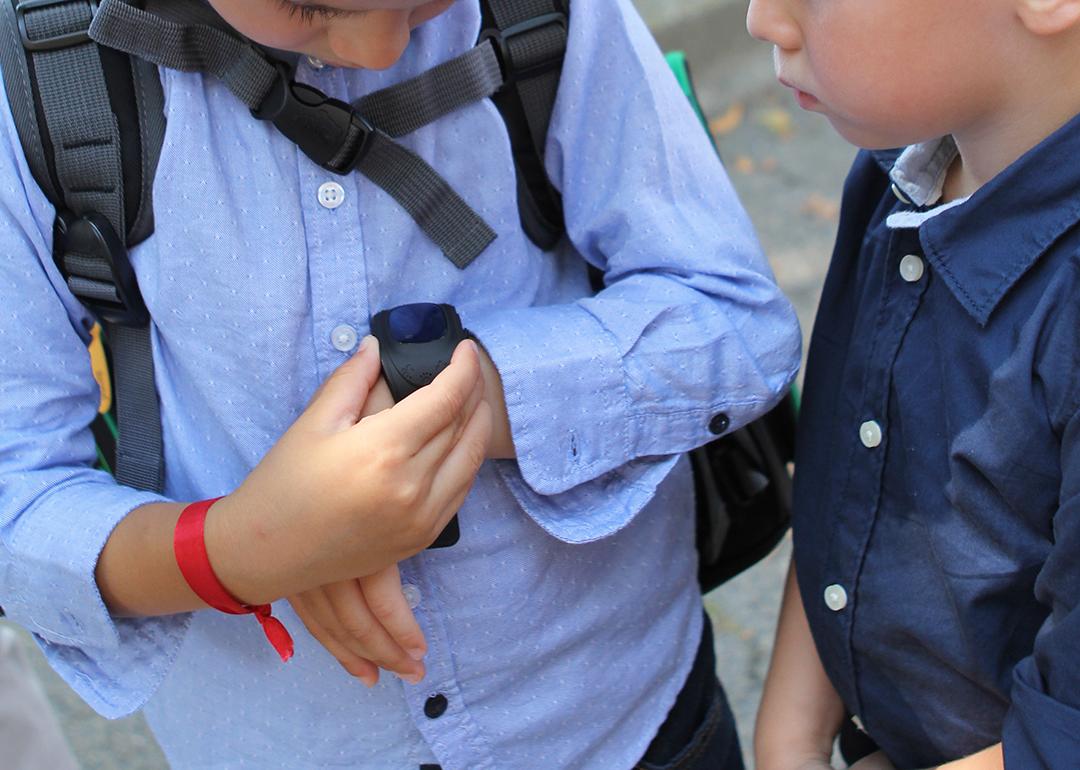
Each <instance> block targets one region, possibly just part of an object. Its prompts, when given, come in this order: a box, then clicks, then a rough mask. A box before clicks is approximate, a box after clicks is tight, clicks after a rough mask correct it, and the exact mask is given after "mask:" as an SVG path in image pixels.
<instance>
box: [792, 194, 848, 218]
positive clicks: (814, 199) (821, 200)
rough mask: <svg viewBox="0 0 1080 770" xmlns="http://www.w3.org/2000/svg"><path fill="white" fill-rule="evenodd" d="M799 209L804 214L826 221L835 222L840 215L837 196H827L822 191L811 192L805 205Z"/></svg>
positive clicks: (804, 202)
mask: <svg viewBox="0 0 1080 770" xmlns="http://www.w3.org/2000/svg"><path fill="white" fill-rule="evenodd" d="M799 210H800V211H801V212H802V213H803V214H809V215H810V216H812V217H814V218H816V219H820V220H822V221H824V222H833V221H835V220H836V218H837V217H838V216H840V203H839V201H837V200H836V199H835V198H827V197H825V196H824V195H821V194H820V193H811V194H810V195H809V196H808V197H807V198H806V200H805V201H803V205H802V207H801V208H800V209H799Z"/></svg>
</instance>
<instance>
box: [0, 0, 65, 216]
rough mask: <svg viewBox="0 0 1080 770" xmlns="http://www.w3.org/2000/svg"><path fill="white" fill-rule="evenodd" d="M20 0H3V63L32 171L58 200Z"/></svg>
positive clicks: (0, 49)
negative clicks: (32, 81) (37, 108)
mask: <svg viewBox="0 0 1080 770" xmlns="http://www.w3.org/2000/svg"><path fill="white" fill-rule="evenodd" d="M17 2H18V0H3V1H2V2H0V65H2V66H3V72H4V87H5V89H6V90H7V97H8V104H9V105H10V106H11V115H12V117H13V118H14V120H15V129H16V131H17V132H18V134H19V142H20V143H21V144H22V146H23V153H24V154H25V155H26V162H27V164H28V165H29V166H30V172H31V173H32V174H33V175H34V180H35V181H36V182H37V183H38V186H39V187H41V189H42V191H44V193H45V196H46V197H47V198H48V199H49V200H56V199H57V197H58V195H57V192H56V189H55V188H54V187H53V183H52V178H51V177H50V176H49V167H48V165H47V164H46V162H45V149H44V147H43V146H42V142H41V128H40V127H39V126H38V121H37V115H36V114H35V110H34V92H33V87H32V86H31V84H30V73H29V71H28V69H27V65H26V54H25V53H24V52H23V46H22V37H21V36H20V34H19V22H18V19H17V18H16V16H15V4H16V3H17Z"/></svg>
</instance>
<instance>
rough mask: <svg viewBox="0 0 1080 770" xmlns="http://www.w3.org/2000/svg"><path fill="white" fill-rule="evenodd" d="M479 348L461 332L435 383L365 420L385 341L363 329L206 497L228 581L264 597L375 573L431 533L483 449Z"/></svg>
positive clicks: (212, 543)
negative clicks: (296, 413) (253, 461)
mask: <svg viewBox="0 0 1080 770" xmlns="http://www.w3.org/2000/svg"><path fill="white" fill-rule="evenodd" d="M478 355H479V353H478V350H477V348H476V345H475V343H473V342H471V341H466V342H463V343H462V344H461V345H459V346H458V348H457V350H456V351H455V353H454V357H453V359H452V360H451V363H450V365H449V366H448V367H447V368H446V369H445V370H444V371H443V372H442V373H441V374H439V376H438V377H436V378H435V381H434V382H432V384H431V385H429V386H427V387H425V388H422V389H421V390H418V391H417V392H416V393H413V394H412V395H411V396H409V397H408V398H406V399H404V400H402V401H401V403H399V404H396V405H395V406H393V408H391V409H388V410H386V411H383V412H380V413H379V414H374V415H371V416H369V417H364V418H363V419H362V420H361V419H360V417H361V415H362V413H363V411H364V406H365V402H366V401H367V397H368V393H369V392H370V391H371V389H372V388H373V387H374V386H375V384H376V383H377V381H378V379H379V371H380V370H379V352H378V343H377V342H376V341H375V340H374V339H372V338H368V339H367V340H365V344H364V345H363V346H362V347H361V350H360V351H359V352H358V353H357V354H356V355H355V356H353V358H352V359H350V360H349V361H347V362H346V363H345V364H343V365H342V366H341V367H340V368H339V369H338V370H337V371H336V372H334V374H333V375H331V376H330V378H329V379H328V380H327V382H326V383H325V384H324V385H323V387H322V388H320V389H319V391H318V392H317V393H316V394H315V396H314V398H313V399H312V401H311V404H310V405H309V406H308V408H307V409H306V410H305V411H304V413H303V414H301V415H300V417H299V418H298V419H297V420H296V422H295V423H294V424H293V426H292V427H291V428H289V430H288V431H287V432H286V433H285V435H284V436H283V437H282V438H281V440H280V441H278V443H277V444H276V445H275V446H274V447H273V449H271V450H270V452H269V453H268V454H267V455H266V457H265V458H263V460H262V462H260V463H259V465H258V467H256V468H255V470H254V471H252V473H251V475H249V476H248V478H247V479H246V480H245V481H244V483H243V484H242V485H241V486H240V488H239V489H238V490H237V491H236V492H234V493H233V494H232V495H229V497H227V498H225V499H224V500H221V501H220V502H219V503H218V504H217V505H215V506H214V508H213V509H211V513H210V516H209V517H208V519H207V525H206V526H207V545H208V548H209V549H210V558H211V561H212V562H213V563H214V565H215V570H217V571H218V572H219V577H220V578H221V581H222V583H224V584H225V586H227V587H228V588H230V590H232V591H233V593H234V594H235V595H236V596H237V597H238V598H240V599H241V600H243V601H245V602H247V603H250V604H262V603H265V602H268V601H273V600H275V599H277V598H280V597H281V596H292V595H295V594H297V593H300V592H304V591H309V590H311V589H313V588H316V587H318V586H324V585H328V584H331V583H338V582H341V581H346V580H349V579H352V578H355V577H356V576H358V575H371V574H374V573H376V572H378V571H379V570H382V569H384V568H386V567H388V566H390V565H393V564H397V563H398V562H399V561H401V560H403V559H405V558H408V557H409V556H411V555H413V554H415V553H417V552H419V551H421V550H423V549H424V548H426V547H427V546H428V545H430V544H431V543H432V542H434V540H435V538H436V537H438V535H439V533H440V532H442V530H443V528H444V527H445V526H446V524H447V523H448V522H449V520H450V518H451V517H452V516H453V515H454V514H455V513H456V512H457V510H458V508H460V507H461V504H462V502H464V499H465V496H466V495H467V494H468V491H469V489H470V487H471V486H472V483H473V481H474V479H475V478H476V474H477V472H478V471H479V469H480V465H481V464H482V463H483V461H484V458H485V456H486V454H487V449H488V441H489V439H490V435H491V413H490V408H489V407H488V405H487V404H486V402H485V401H484V399H483V379H482V376H481V371H480V362H479V359H478ZM215 550H216V551H217V555H215ZM219 565H220V567H219Z"/></svg>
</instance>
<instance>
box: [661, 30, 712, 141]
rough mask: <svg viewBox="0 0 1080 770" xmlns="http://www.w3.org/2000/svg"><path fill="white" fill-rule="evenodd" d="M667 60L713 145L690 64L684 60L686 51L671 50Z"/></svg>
mask: <svg viewBox="0 0 1080 770" xmlns="http://www.w3.org/2000/svg"><path fill="white" fill-rule="evenodd" d="M667 62H668V65H669V66H670V67H671V71H672V72H674V73H675V79H676V80H678V81H679V86H680V87H681V88H682V90H683V93H684V94H686V98H687V99H688V100H689V101H690V106H691V107H693V108H694V112H695V113H696V114H697V116H698V120H700V121H701V127H702V128H704V129H705V133H707V134H708V135H709V139H710V141H712V142H713V147H715V146H716V142H715V140H713V138H712V132H711V131H709V121H708V120H706V119H705V111H704V110H703V109H701V102H699V101H698V97H697V91H695V90H694V81H693V79H692V78H691V77H690V64H689V62H687V60H686V53H685V52H684V51H672V52H671V53H669V54H667Z"/></svg>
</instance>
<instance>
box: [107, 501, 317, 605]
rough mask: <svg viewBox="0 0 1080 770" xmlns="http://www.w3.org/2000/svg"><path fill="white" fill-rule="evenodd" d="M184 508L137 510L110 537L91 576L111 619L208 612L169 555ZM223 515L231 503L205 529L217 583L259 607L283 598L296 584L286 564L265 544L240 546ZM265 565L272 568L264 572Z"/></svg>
mask: <svg viewBox="0 0 1080 770" xmlns="http://www.w3.org/2000/svg"><path fill="white" fill-rule="evenodd" d="M184 507H185V506H184V504H182V503H156V504H153V505H145V506H142V507H141V508H136V509H135V510H134V511H132V512H131V513H130V514H129V515H128V516H127V517H125V518H124V519H123V520H122V521H121V522H120V523H119V524H118V525H117V527H116V529H114V530H113V532H112V534H111V535H110V536H109V539H108V541H107V542H106V544H105V548H104V549H103V550H102V553H101V556H100V558H99V559H98V563H97V567H96V569H95V572H94V576H95V578H96V580H97V584H98V590H99V591H100V592H101V596H102V598H103V599H104V600H105V604H106V606H107V607H108V608H109V611H110V612H111V613H112V614H113V615H114V616H117V617H149V616H157V615H171V614H174V613H178V612H191V611H193V610H198V609H204V608H206V606H207V605H206V603H205V602H203V601H202V600H201V599H199V597H198V596H196V594H195V593H194V592H193V591H192V590H191V588H190V587H189V586H188V584H187V581H186V580H184V576H183V575H182V574H181V573H180V569H179V567H178V566H177V563H176V557H175V555H174V552H173V533H174V531H175V529H176V521H177V519H178V518H179V517H180V513H181V511H183V509H184ZM227 512H228V513H229V514H234V513H235V509H234V506H232V501H231V500H221V501H219V502H218V503H216V504H215V505H214V507H212V508H211V509H210V513H209V514H208V516H207V519H206V526H205V542H206V549H207V553H208V555H209V557H210V563H211V564H212V565H213V567H214V572H215V574H217V576H218V579H219V580H221V582H222V584H223V585H224V586H225V587H226V588H227V589H228V590H229V591H230V592H231V593H233V595H234V596H236V597H237V598H239V599H241V601H244V602H250V603H252V604H262V603H264V602H269V601H273V600H275V599H277V598H280V597H281V596H284V595H285V594H286V593H288V592H289V588H290V587H291V584H292V583H293V582H295V579H294V578H293V576H292V574H291V571H290V570H288V569H287V568H286V564H287V561H286V560H285V559H281V558H275V557H274V556H273V551H272V550H271V549H270V548H268V547H267V546H266V544H265V543H263V544H260V546H258V547H256V545H255V543H253V542H248V543H247V544H245V543H243V542H242V539H243V538H242V537H241V536H239V535H238V533H237V531H236V529H237V528H236V526H235V525H236V521H235V519H236V518H237V517H236V516H235V515H233V516H228V515H227ZM227 519H228V520H227ZM245 546H246V547H245ZM265 564H274V565H276V569H274V570H267V569H266V568H265V566H262V565H265ZM305 588H306V586H305Z"/></svg>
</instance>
